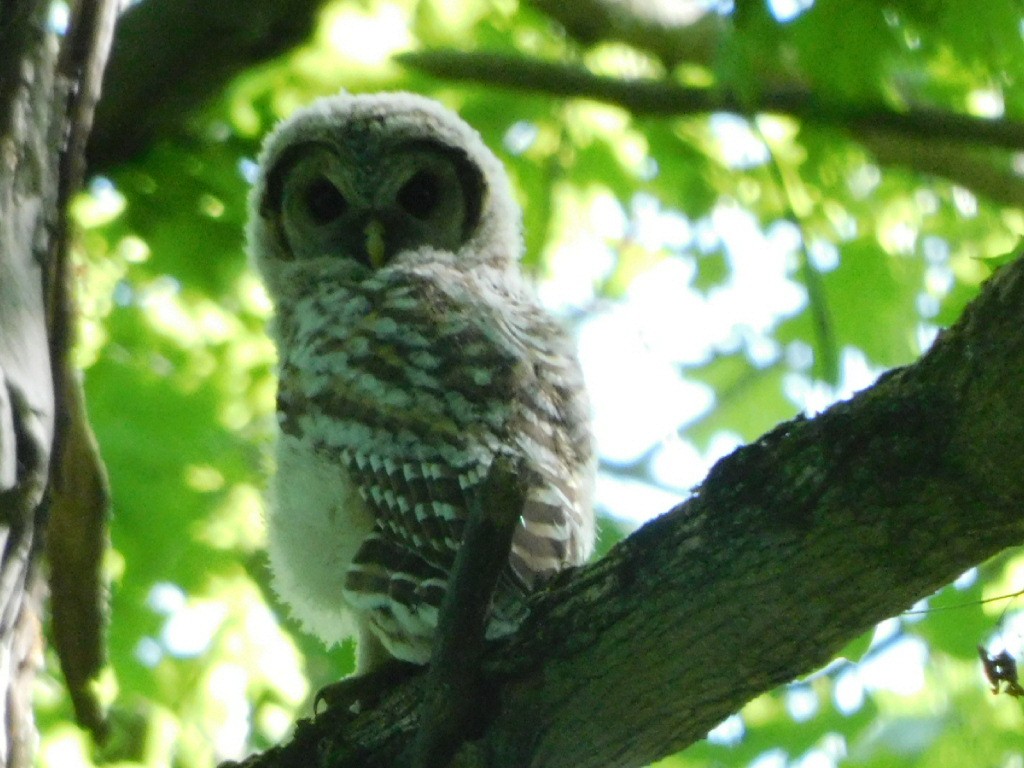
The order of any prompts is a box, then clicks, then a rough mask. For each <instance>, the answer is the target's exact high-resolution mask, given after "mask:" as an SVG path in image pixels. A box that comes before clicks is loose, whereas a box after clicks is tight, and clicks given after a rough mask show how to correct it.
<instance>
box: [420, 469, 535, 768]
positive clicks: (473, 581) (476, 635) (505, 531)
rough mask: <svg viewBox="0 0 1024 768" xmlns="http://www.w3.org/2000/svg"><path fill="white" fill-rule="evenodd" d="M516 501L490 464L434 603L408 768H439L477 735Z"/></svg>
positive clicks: (515, 487) (515, 489)
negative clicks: (492, 616)
mask: <svg viewBox="0 0 1024 768" xmlns="http://www.w3.org/2000/svg"><path fill="white" fill-rule="evenodd" d="M524 499H525V490H524V488H523V484H522V481H521V480H520V478H519V477H517V476H516V474H515V473H514V472H513V471H512V468H511V467H510V466H508V465H507V464H506V463H505V461H504V460H502V459H498V460H496V461H495V463H494V464H492V465H491V469H490V472H489V474H488V476H487V480H486V481H485V482H484V484H483V486H482V488H481V489H480V492H479V493H477V494H476V497H475V498H474V500H473V506H472V509H471V510H470V516H469V519H468V520H467V522H466V529H465V532H464V534H463V539H462V545H461V547H460V548H459V552H458V555H457V556H456V558H455V567H454V568H453V571H452V579H451V583H450V584H449V587H448V592H447V593H446V595H445V599H444V602H443V603H442V605H441V614H440V617H439V620H438V631H437V639H436V641H435V644H434V651H433V656H432V658H431V660H430V669H429V670H428V672H427V683H426V692H425V695H424V697H423V704H422V708H421V715H420V727H419V730H418V732H417V734H416V739H415V741H414V742H413V745H412V756H411V759H410V760H409V763H408V764H410V765H412V766H413V768H444V766H447V765H448V764H449V761H450V760H451V757H452V755H453V754H454V753H455V750H456V749H457V748H458V747H459V745H460V744H461V743H462V742H463V741H466V740H467V739H472V738H474V737H476V736H478V735H479V733H480V732H481V731H482V728H483V726H484V725H485V724H486V721H487V720H488V717H487V713H488V711H490V709H491V707H489V706H488V704H489V703H490V702H488V701H487V698H488V697H487V692H486V690H485V686H484V681H483V678H482V676H481V671H480V669H481V665H480V660H481V658H482V656H483V651H484V634H485V630H486V626H487V616H488V612H489V608H490V605H491V597H492V596H493V594H494V589H495V586H496V585H497V583H498V577H499V576H500V574H501V571H502V569H503V568H504V567H505V566H506V564H507V563H508V554H509V549H510V548H511V546H512V533H513V531H514V530H515V527H516V523H517V522H518V520H519V515H520V513H521V511H522V507H523V501H524Z"/></svg>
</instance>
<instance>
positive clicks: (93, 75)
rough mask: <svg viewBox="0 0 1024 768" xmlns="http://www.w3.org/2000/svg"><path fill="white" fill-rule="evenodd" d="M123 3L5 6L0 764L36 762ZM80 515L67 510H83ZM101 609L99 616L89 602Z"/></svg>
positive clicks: (1, 74) (1, 35) (0, 61)
mask: <svg viewBox="0 0 1024 768" xmlns="http://www.w3.org/2000/svg"><path fill="white" fill-rule="evenodd" d="M116 7H117V5H116V2H113V1H111V0H94V1H92V2H90V1H89V0H83V2H82V3H80V4H73V5H72V11H73V16H74V19H75V22H74V24H73V25H72V28H71V29H69V31H68V33H67V34H66V35H65V36H64V37H63V38H59V37H58V36H57V35H55V34H54V33H53V32H52V31H51V30H49V29H48V26H47V18H48V14H49V10H50V3H49V2H46V1H45V0H18V1H14V2H12V1H8V2H6V3H0V52H2V53H0V545H2V553H0V692H2V699H0V706H2V708H3V709H2V712H0V715H2V718H3V720H2V722H3V729H2V732H0V764H2V765H9V766H28V765H31V759H32V757H31V756H32V750H33V747H34V744H35V741H36V734H35V728H34V723H33V718H32V709H31V688H32V681H33V678H34V675H35V672H36V670H37V668H38V666H39V664H40V662H41V642H42V640H41V633H40V606H41V599H40V598H41V596H42V593H43V589H42V584H41V581H40V567H39V557H40V552H41V548H42V545H43V531H44V529H45V526H46V524H47V520H48V511H49V508H50V502H51V499H52V496H51V492H52V490H53V486H52V484H51V475H52V474H59V473H62V472H63V470H64V468H63V466H62V462H61V457H62V454H61V450H60V449H61V446H62V444H63V442H62V437H63V435H64V434H66V433H67V432H68V430H69V428H70V427H73V426H74V420H73V419H74V417H73V412H72V411H70V410H69V409H68V407H67V401H66V398H67V397H68V396H69V395H70V394H72V393H75V392H76V389H75V388H76V386H77V384H76V382H75V381H74V380H73V379H71V378H69V377H68V376H67V375H66V373H67V371H68V365H67V359H66V352H67V339H68V338H70V332H69V328H70V312H69V306H70V305H69V301H68V296H67V284H66V280H65V275H66V268H65V263H66V256H67V253H66V232H67V222H66V206H67V202H68V200H69V199H70V196H71V194H72V193H73V192H74V191H75V189H76V188H77V186H78V184H79V182H80V178H81V170H80V169H81V167H82V162H83V161H82V147H83V146H84V137H85V135H87V134H88V128H89V124H90V117H91V113H92V108H93V105H94V104H95V99H96V98H97V96H98V89H99V76H100V73H101V72H102V68H103V62H104V60H105V56H106V46H107V45H108V44H109V36H110V30H111V28H112V25H113V18H114V16H115V14H116ZM80 510H81V507H80V506H79V505H77V504H75V503H73V502H72V503H71V504H70V505H69V507H68V511H69V512H70V513H71V514H74V513H75V512H77V511H80ZM93 610H98V607H97V605H96V604H95V603H94V604H93Z"/></svg>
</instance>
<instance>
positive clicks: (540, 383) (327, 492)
mask: <svg viewBox="0 0 1024 768" xmlns="http://www.w3.org/2000/svg"><path fill="white" fill-rule="evenodd" d="M288 269H289V272H288V273H286V274H285V275H284V277H283V279H282V280H281V281H280V283H281V284H283V285H288V286H289V288H288V291H289V293H290V294H291V296H290V297H288V300H287V301H280V300H279V301H278V306H279V314H278V317H277V319H276V321H275V322H276V325H275V329H274V332H275V335H276V336H277V342H278V348H279V349H280V350H281V356H282V357H281V360H280V388H279V394H278V412H279V420H280V428H281V433H282V434H281V439H280V444H279V448H278V464H279V466H278V480H277V481H276V482H277V489H276V491H275V495H276V500H275V502H274V509H273V510H272V511H271V512H270V516H269V525H270V527H271V535H270V537H269V540H270V555H271V560H272V564H273V565H274V568H273V571H274V574H275V579H276V586H277V588H278V590H279V591H281V593H282V594H286V595H288V596H289V602H290V603H291V604H292V607H293V610H294V611H295V613H296V615H297V616H298V618H299V619H300V620H301V621H303V623H305V624H306V625H307V627H308V628H309V629H311V630H312V631H314V632H316V633H317V634H319V635H320V636H321V637H325V638H329V639H331V640H340V639H342V637H344V636H345V635H346V634H348V633H349V632H351V631H353V629H361V630H363V631H364V632H366V631H368V632H370V633H371V634H372V635H373V636H374V637H375V638H376V639H377V641H379V642H380V643H381V644H382V645H383V647H384V648H385V649H386V650H387V652H388V653H389V654H390V655H392V656H394V657H396V658H400V659H404V660H407V661H413V662H420V663H423V662H426V661H427V659H428V658H429V654H430V647H431V642H432V637H433V633H434V630H435V628H436V625H437V614H438V609H439V606H440V603H441V600H442V598H443V596H444V593H445V590H446V588H447V583H448V578H449V575H450V571H451V568H452V564H453V561H454V557H455V553H456V551H457V548H458V547H459V544H460V541H461V537H462V531H463V526H464V524H465V520H466V517H467V514H468V512H469V508H470V504H471V499H472V498H473V494H474V493H475V492H476V489H477V486H478V485H479V484H480V483H481V482H482V480H483V479H484V478H485V477H486V475H487V472H488V469H489V467H490V465H491V462H492V461H493V460H494V458H495V457H496V456H499V455H503V456H507V457H509V458H510V459H511V460H512V462H513V465H514V466H516V467H517V468H518V471H519V472H521V473H522V476H523V477H524V478H527V480H528V483H529V491H528V494H527V499H526V503H525V506H524V508H523V509H522V514H521V519H520V522H519V525H518V527H517V529H516V532H515V535H514V538H513V545H512V551H511V553H510V556H509V562H508V566H507V568H506V569H505V573H504V576H503V577H502V579H501V582H500V585H499V591H498V594H496V595H495V599H494V604H493V607H492V614H491V615H492V618H491V624H490V629H489V634H490V635H492V636H494V635H500V634H503V633H507V632H508V631H510V630H512V629H514V627H515V626H516V624H517V623H518V622H519V621H520V620H521V618H522V615H523V597H524V596H525V595H526V594H527V593H529V592H530V591H531V590H533V589H535V588H536V587H537V586H538V585H540V584H541V583H543V581H544V580H545V579H546V578H548V577H549V576H550V575H552V574H553V573H555V572H556V571H558V570H560V569H562V568H564V567H566V566H571V565H576V564H579V563H582V562H583V561H584V560H585V559H586V558H587V557H588V556H589V554H590V550H591V548H592V543H593V536H594V524H593V517H592V512H591V509H590V505H591V501H590V494H591V488H590V484H591V476H592V463H593V448H592V445H591V438H590V430H589V422H588V416H587V403H586V400H585V396H584V394H583V386H582V382H581V379H580V372H579V370H578V366H577V363H576V361H575V357H574V355H573V353H572V344H571V342H570V340H569V338H568V337H567V335H566V333H565V332H564V331H563V330H562V329H561V328H560V327H559V326H558V325H557V323H555V322H554V321H553V320H551V319H550V318H549V317H548V316H547V315H546V314H545V313H544V312H543V311H541V310H540V308H539V307H538V306H537V304H536V300H535V298H534V297H533V295H532V293H531V292H530V291H528V290H527V289H526V288H525V286H524V285H523V283H522V281H521V278H520V277H519V276H518V273H517V272H514V271H511V270H500V271H499V270H498V269H497V268H493V269H492V268H489V267H486V266H479V265H478V266H477V267H476V268H475V269H474V270H472V271H470V270H466V269H463V268H460V267H459V266H458V265H457V264H456V263H455V261H454V257H452V256H451V255H450V254H444V253H432V252H430V251H423V252H419V253H411V254H403V255H402V257H400V258H399V259H396V260H395V262H393V263H392V264H390V265H388V266H387V267H385V268H383V269H379V270H377V271H375V272H373V273H372V274H371V273H368V272H366V271H365V270H364V268H363V267H361V266H360V265H358V264H353V263H352V262H343V261H338V260H334V261H331V260H329V259H317V260H305V261H301V262H296V263H295V264H293V265H290V266H289V267H288ZM296 592H298V593H300V594H302V595H303V598H302V599H296V598H295V593H296ZM341 604H344V605H345V606H347V608H348V611H349V618H348V620H345V619H343V618H342V617H341V616H340V615H339V610H338V609H339V605H341ZM352 620H354V621H352Z"/></svg>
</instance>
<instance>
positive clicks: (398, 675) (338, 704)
mask: <svg viewBox="0 0 1024 768" xmlns="http://www.w3.org/2000/svg"><path fill="white" fill-rule="evenodd" d="M423 669H424V667H421V666H419V665H418V664H410V663H409V662H406V661H399V660H397V659H391V660H389V661H388V662H386V663H385V664H383V665H382V666H380V667H377V668H376V669H374V670H372V671H370V672H365V673H363V674H361V675H353V676H352V677H346V678H344V679H343V680H339V681H338V682H336V683H329V684H328V685H325V686H324V687H323V688H321V689H320V690H319V691H317V692H316V695H315V696H314V697H313V717H314V718H315V717H318V716H319V715H323V714H326V713H328V712H333V713H340V712H347V713H348V714H350V715H352V716H355V715H358V714H360V713H361V712H362V711H363V710H365V709H370V708H372V707H373V705H374V704H376V703H377V702H378V701H380V699H381V697H382V696H383V695H384V694H385V693H386V692H387V691H389V690H391V689H392V688H394V687H395V686H396V685H398V684H399V683H401V682H403V681H404V680H407V679H408V678H409V677H411V676H412V675H414V674H416V673H417V672H420V671H422V670H423ZM321 704H323V705H324V706H323V709H321V707H320V705H321Z"/></svg>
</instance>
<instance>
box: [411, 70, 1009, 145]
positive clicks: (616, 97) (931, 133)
mask: <svg viewBox="0 0 1024 768" xmlns="http://www.w3.org/2000/svg"><path fill="white" fill-rule="evenodd" d="M398 61H399V62H400V63H401V64H404V65H405V66H407V67H410V68H412V69H416V70H419V71H420V72H424V73H426V74H429V75H433V76H435V77H439V78H443V79H445V80H451V81H457V82H469V83H478V84H480V85H486V86H489V87H498V88H507V89H509V90H519V91H528V92H533V93H543V94H547V95H552V96H563V97H566V98H580V99H592V100H594V101H603V102H605V103H608V104H615V105H617V106H620V107H622V108H624V109H626V110H627V111H629V112H631V113H632V114H634V115H636V116H637V117H669V116H677V117H681V116H685V115H703V114H709V113H713V112H732V113H735V114H737V115H742V116H745V117H754V116H756V115H758V114H762V113H766V112H771V113H777V114H782V115H789V116H791V117H795V118H798V119H800V120H802V121H804V122H806V123H810V124H817V125H826V126H831V127H835V128H840V129H846V130H852V131H858V130H872V131H880V130H887V131H894V132H898V133H901V134H903V135H906V136H912V137H919V138H930V139H942V140H944V141H951V142H963V143H967V144H985V145H988V146H992V147H1003V148H1005V149H1015V150H1021V149H1024V123H1021V122H1016V121H1013V120H987V119H982V118H976V117H970V116H968V115H959V114H954V113H952V112H943V111H941V110H933V109H910V110H907V111H905V112H897V111H896V110H893V109H890V108H889V107H887V106H886V105H884V104H881V103H878V104H866V103H865V104H856V105H855V104H849V103H846V102H830V101H827V100H825V99H822V98H820V97H818V96H816V95H815V94H813V93H811V92H810V91H807V90H804V89H802V88H795V89H792V90H777V91H768V92H764V93H762V94H760V95H759V96H758V97H757V98H756V100H752V101H749V102H747V101H744V100H742V99H740V98H739V97H738V96H736V95H734V94H731V93H729V92H727V91H724V90H711V89H707V88H687V87H684V86H681V85H677V84H675V83H673V82H669V81H665V80H653V79H641V78H636V79H622V78H616V77H607V76H605V75H596V74H594V73H592V72H590V71H589V70H587V69H585V68H584V67H581V66H577V65H574V64H562V63H558V62H553V61H541V60H539V59H533V58H527V57H525V56H516V55H509V54H501V53H482V52H471V53H465V52H462V51H455V50H434V51H424V52H421V53H405V54H402V55H400V56H398Z"/></svg>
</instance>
